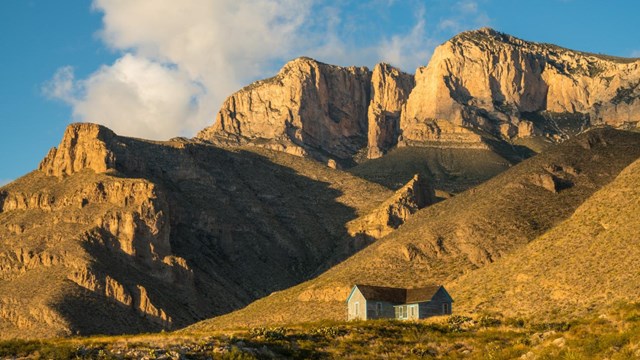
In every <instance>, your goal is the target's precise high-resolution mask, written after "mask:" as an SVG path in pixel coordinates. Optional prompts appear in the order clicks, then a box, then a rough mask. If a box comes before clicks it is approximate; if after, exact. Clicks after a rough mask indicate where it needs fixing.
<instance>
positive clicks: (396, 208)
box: [347, 175, 435, 239]
mask: <svg viewBox="0 0 640 360" xmlns="http://www.w3.org/2000/svg"><path fill="white" fill-rule="evenodd" d="M433 203H435V191H434V189H433V187H432V186H431V185H430V184H429V183H428V182H427V181H426V180H425V179H424V177H421V176H419V175H415V176H414V177H413V179H411V181H409V182H408V183H407V184H406V185H405V186H403V187H402V188H401V189H399V190H397V191H396V192H395V194H393V196H392V197H390V198H389V199H387V200H385V202H383V203H382V204H380V206H378V207H377V208H375V209H374V210H373V211H371V212H370V213H369V214H367V215H365V216H362V217H360V218H358V219H356V220H353V221H351V222H349V223H348V224H347V229H348V230H349V233H350V234H351V235H352V236H366V237H369V238H373V239H380V238H382V237H383V236H385V235H387V234H389V233H391V232H392V231H393V230H395V229H397V228H398V227H400V225H402V224H404V223H405V222H406V221H407V220H408V219H409V217H411V215H413V214H414V213H416V212H417V211H418V210H420V209H422V208H424V207H426V206H429V205H431V204H433Z"/></svg>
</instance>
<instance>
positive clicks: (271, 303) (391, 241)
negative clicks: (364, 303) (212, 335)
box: [192, 129, 640, 329]
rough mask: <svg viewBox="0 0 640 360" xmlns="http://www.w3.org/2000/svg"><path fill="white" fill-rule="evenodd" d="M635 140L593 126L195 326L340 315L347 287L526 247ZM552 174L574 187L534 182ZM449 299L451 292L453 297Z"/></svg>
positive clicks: (457, 271) (441, 276) (632, 155)
mask: <svg viewBox="0 0 640 360" xmlns="http://www.w3.org/2000/svg"><path fill="white" fill-rule="evenodd" d="M639 145H640V135H639V134H634V133H629V132H621V131H614V130H609V129H598V130H594V131H591V132H589V133H586V134H583V135H581V136H579V137H578V138H577V139H575V140H572V141H569V142H567V143H564V144H561V145H559V146H557V147H555V148H553V149H551V150H549V151H547V152H545V153H543V154H540V155H538V156H536V157H534V158H531V159H529V160H526V161H524V162H522V163H520V164H518V165H517V166H514V167H513V168H511V169H510V170H508V171H505V172H504V173H502V174H500V175H498V176H496V177H495V178H493V179H491V180H490V181H488V182H486V183H484V184H482V185H480V186H478V187H476V188H473V189H471V190H469V191H466V192H464V193H462V194H460V195H458V196H456V197H454V198H451V199H449V200H446V201H443V202H441V203H439V204H436V205H434V206H431V207H429V208H426V209H423V210H421V211H420V212H418V213H417V214H416V215H415V216H414V217H413V218H411V219H410V220H409V221H408V222H407V223H406V224H405V225H404V226H403V227H401V228H400V229H399V230H398V231H396V232H394V233H392V234H390V235H389V236H387V237H385V238H384V239H382V240H380V241H378V242H376V243H375V244H373V245H371V246H369V247H368V248H366V249H364V250H362V251H361V252H359V253H357V254H356V255H354V256H353V257H351V258H349V259H348V260H346V261H344V262H343V263H341V264H338V265H337V266H335V267H334V268H332V269H331V270H329V271H327V272H326V273H324V274H322V275H321V276H319V277H318V278H316V279H313V280H311V281H308V282H306V283H303V284H300V285H298V286H295V287H293V288H290V289H287V290H286V291H282V292H278V293H275V294H272V295H270V296H268V297H266V298H263V299H260V300H258V301H256V302H254V303H253V304H251V305H249V306H248V307H246V308H244V309H242V310H240V311H237V312H234V313H231V314H229V315H225V316H222V317H218V318H214V319H210V320H207V321H204V322H201V323H198V324H196V325H193V326H192V328H193V329H211V328H220V327H223V328H224V327H234V326H246V325H250V326H255V325H259V324H270V323H288V322H298V321H311V320H320V319H343V318H344V317H345V316H346V310H345V306H344V299H345V298H346V296H347V294H348V291H349V289H350V288H351V287H352V286H353V284H354V283H373V284H380V285H391V286H420V285H423V284H429V283H446V282H448V281H452V280H454V279H455V278H457V277H458V276H460V275H462V274H463V273H465V272H468V271H471V270H473V269H476V268H479V267H482V266H484V265H486V264H488V263H491V262H492V261H494V260H496V259H498V258H500V257H502V256H504V255H506V254H509V253H510V252H512V251H514V250H516V249H518V248H520V247H522V246H524V245H526V244H527V243H528V242H529V241H531V240H533V239H535V238H536V237H538V236H540V235H542V234H543V233H544V232H546V231H548V230H549V229H551V228H552V227H554V226H555V225H557V224H559V223H560V222H562V221H563V220H565V219H566V218H568V217H569V216H570V215H571V214H572V213H573V212H574V210H575V209H576V208H577V207H578V206H579V205H580V204H581V203H582V202H583V201H584V200H586V199H587V198H588V197H589V196H591V195H592V194H593V193H594V192H595V191H596V190H598V189H599V188H600V187H602V186H603V185H605V184H607V183H608V182H610V181H611V180H612V179H613V178H614V177H615V176H616V175H617V174H618V173H619V172H620V171H621V170H622V169H624V168H625V167H626V166H627V165H628V164H630V163H631V162H633V161H634V160H635V159H636V158H637V157H638V156H640V146H639ZM550 171H551V172H553V174H554V176H556V177H557V178H558V179H560V178H562V179H564V180H562V181H565V182H570V183H571V184H572V186H570V187H568V188H566V189H564V190H562V191H560V192H558V193H554V192H551V191H549V190H546V189H545V188H543V187H541V186H538V185H535V183H536V181H535V179H537V178H538V177H539V176H540V175H545V174H546V175H550V174H551V173H550ZM452 295H453V297H454V298H457V297H458V295H459V294H457V293H456V292H453V293H452Z"/></svg>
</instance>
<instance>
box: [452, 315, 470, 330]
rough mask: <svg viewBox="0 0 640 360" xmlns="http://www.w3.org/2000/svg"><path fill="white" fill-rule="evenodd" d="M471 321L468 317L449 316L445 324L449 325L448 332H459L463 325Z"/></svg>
mask: <svg viewBox="0 0 640 360" xmlns="http://www.w3.org/2000/svg"><path fill="white" fill-rule="evenodd" d="M471 321H472V319H471V318H470V317H468V316H464V315H451V316H449V318H448V319H447V324H448V325H449V330H450V331H451V332H460V331H462V330H463V325H464V324H466V323H469V322H471Z"/></svg>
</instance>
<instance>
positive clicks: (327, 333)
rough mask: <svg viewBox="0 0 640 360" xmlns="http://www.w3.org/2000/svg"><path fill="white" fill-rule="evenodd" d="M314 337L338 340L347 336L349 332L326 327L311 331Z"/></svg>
mask: <svg viewBox="0 0 640 360" xmlns="http://www.w3.org/2000/svg"><path fill="white" fill-rule="evenodd" d="M311 334H312V335H319V336H324V337H326V338H336V337H339V336H343V335H346V334H347V330H346V329H343V328H341V327H339V326H325V327H320V328H315V329H313V330H311Z"/></svg>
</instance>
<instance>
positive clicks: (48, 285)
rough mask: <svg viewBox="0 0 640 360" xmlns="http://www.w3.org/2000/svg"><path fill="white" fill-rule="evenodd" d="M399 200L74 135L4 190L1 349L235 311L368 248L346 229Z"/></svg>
mask: <svg viewBox="0 0 640 360" xmlns="http://www.w3.org/2000/svg"><path fill="white" fill-rule="evenodd" d="M292 189H304V193H302V192H300V191H292ZM390 193H391V192H390V191H389V190H387V189H385V188H384V187H382V186H379V185H375V184H372V183H369V182H366V181H364V180H361V179H359V178H356V177H354V176H351V175H348V174H346V173H344V172H341V171H338V170H331V169H329V168H328V167H326V166H324V165H321V164H318V163H316V162H314V161H310V160H306V159H302V158H300V157H291V156H283V155H282V154H277V153H274V152H272V151H267V150H260V149H255V148H253V149H251V151H244V150H223V149H220V148H218V147H214V146H211V145H208V144H202V143H201V142H193V141H189V140H186V139H174V140H171V141H168V142H154V141H144V140H139V139H131V138H126V137H120V136H117V135H115V134H114V133H113V132H111V131H110V130H109V129H106V128H104V127H102V126H99V125H94V124H73V125H70V126H69V127H68V128H67V130H66V131H65V134H64V136H63V139H62V141H61V143H60V145H59V146H58V147H57V148H54V149H52V150H51V151H50V152H49V154H48V155H47V157H46V158H45V159H44V160H43V161H42V163H41V165H40V168H39V170H37V171H34V172H32V173H30V174H28V175H26V176H24V177H22V178H20V179H19V180H17V181H15V182H13V183H11V184H8V185H7V186H4V187H2V188H1V189H0V337H13V336H22V337H24V336H53V335H56V336H58V335H69V334H75V333H77V332H79V333H81V334H87V333H96V332H98V333H122V332H138V331H158V330H160V329H173V328H176V327H180V326H185V325H187V324H189V323H192V322H194V321H196V320H198V319H201V318H204V317H208V316H212V315H215V314H220V313H224V312H228V311H230V310H233V309H235V308H237V307H240V306H242V305H243V304H247V303H248V302H250V301H252V300H254V299H256V298H258V297H261V296H265V295H267V294H269V293H271V292H272V291H274V290H276V289H281V288H284V287H288V286H291V285H293V284H296V283H298V282H300V281H302V280H303V279H305V277H308V276H310V275H312V274H313V273H314V272H315V271H317V269H318V268H320V267H323V266H329V265H330V264H333V263H335V262H338V261H340V260H341V259H344V258H345V257H347V256H349V255H351V254H353V252H354V251H357V250H359V249H360V248H361V247H362V246H363V244H361V243H360V242H358V241H359V240H358V239H354V238H352V237H351V236H350V235H349V234H348V233H347V232H346V230H344V225H345V223H346V222H348V221H349V220H352V219H353V218H355V217H357V216H358V214H360V213H363V212H365V211H366V210H368V209H369V208H370V207H372V206H375V205H376V204H378V203H380V202H382V201H383V199H385V198H386V197H388V196H389V195H390ZM34 284H41V285H42V286H40V285H38V286H34ZM16 299H19V301H16Z"/></svg>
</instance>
